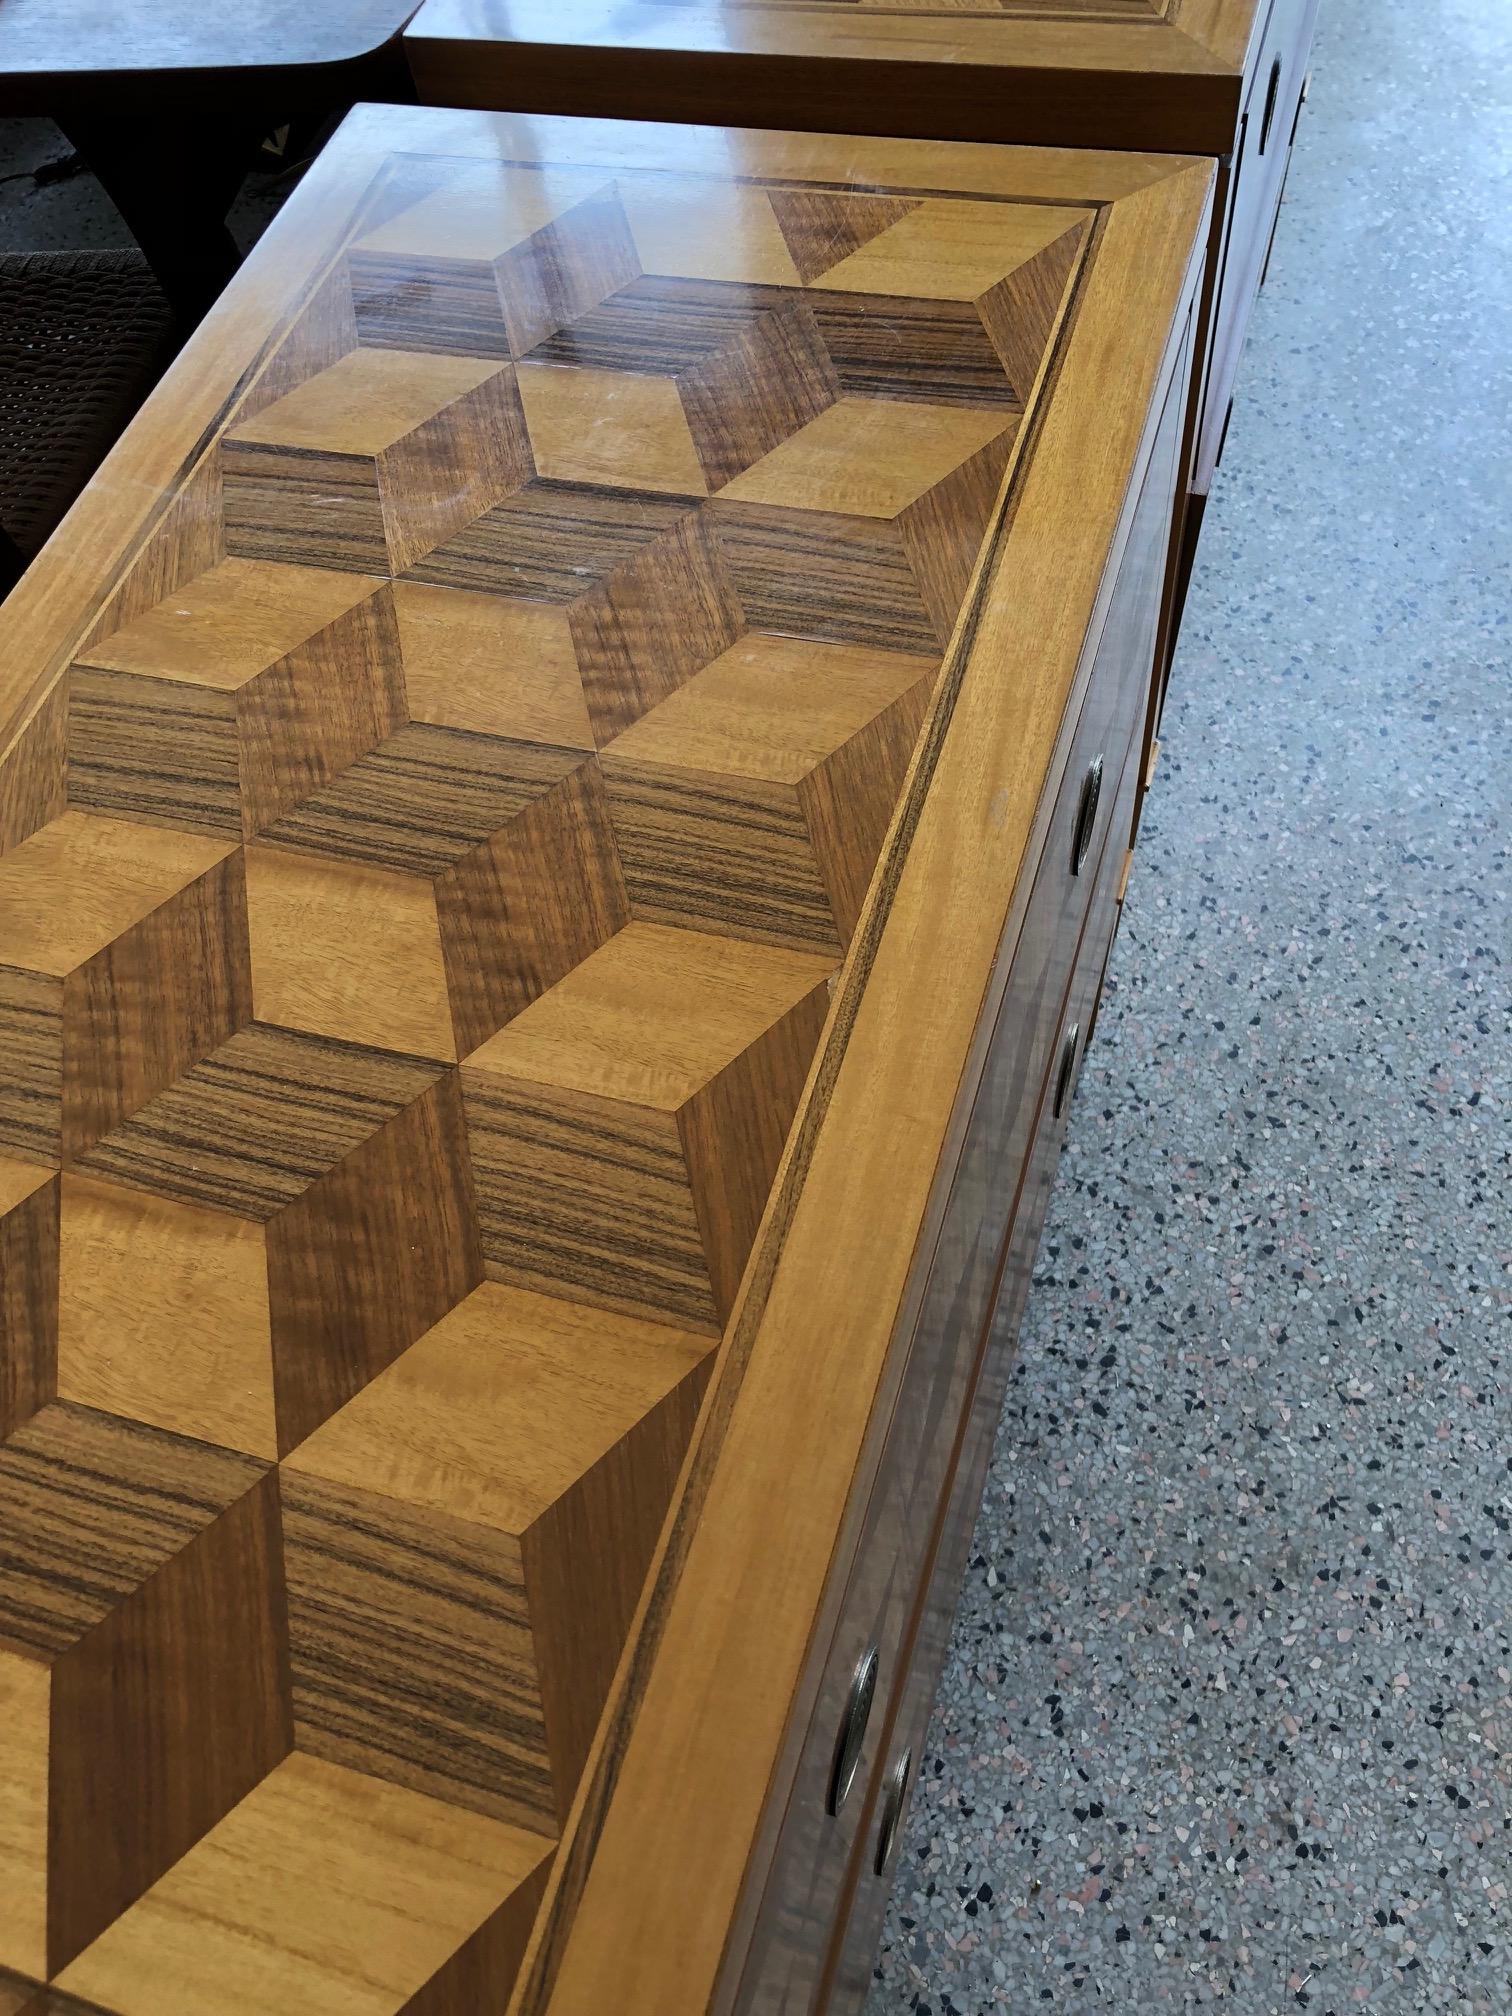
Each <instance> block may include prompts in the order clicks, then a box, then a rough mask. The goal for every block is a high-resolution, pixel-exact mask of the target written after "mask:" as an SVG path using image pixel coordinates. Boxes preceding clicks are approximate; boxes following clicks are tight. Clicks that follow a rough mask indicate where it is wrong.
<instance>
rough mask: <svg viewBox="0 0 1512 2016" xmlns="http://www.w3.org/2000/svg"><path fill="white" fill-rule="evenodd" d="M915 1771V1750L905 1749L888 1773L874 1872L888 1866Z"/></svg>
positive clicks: (878, 1871) (873, 1862)
mask: <svg viewBox="0 0 1512 2016" xmlns="http://www.w3.org/2000/svg"><path fill="white" fill-rule="evenodd" d="M912 1772H913V1751H912V1750H905V1751H904V1752H903V1755H902V1756H901V1757H900V1758H899V1759H898V1761H897V1763H896V1764H894V1766H893V1768H892V1770H891V1771H890V1772H889V1773H888V1778H887V1790H886V1791H885V1792H884V1793H883V1795H882V1824H881V1826H880V1827H879V1828H878V1829H877V1852H876V1854H875V1855H874V1856H873V1857H872V1872H873V1874H874V1875H877V1876H880V1875H881V1874H882V1871H883V1870H884V1869H885V1868H886V1867H887V1863H888V1858H889V1856H890V1855H891V1854H892V1851H893V1845H894V1843H895V1842H896V1841H897V1838H898V1822H899V1820H900V1819H901V1818H902V1817H903V1801H904V1800H905V1799H906V1798H907V1797H908V1781H909V1778H910V1776H911V1775H912Z"/></svg>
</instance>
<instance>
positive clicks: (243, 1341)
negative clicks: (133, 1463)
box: [61, 1023, 483, 1454]
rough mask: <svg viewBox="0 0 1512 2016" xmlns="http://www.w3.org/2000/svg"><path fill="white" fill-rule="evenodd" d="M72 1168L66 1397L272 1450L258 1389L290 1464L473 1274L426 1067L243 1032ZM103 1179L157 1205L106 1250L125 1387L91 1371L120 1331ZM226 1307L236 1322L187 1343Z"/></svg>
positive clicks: (470, 1218)
mask: <svg viewBox="0 0 1512 2016" xmlns="http://www.w3.org/2000/svg"><path fill="white" fill-rule="evenodd" d="M77 1167H78V1172H79V1173H80V1174H81V1175H84V1176H87V1177H90V1178H93V1179H95V1181H96V1183H98V1184H99V1185H100V1186H102V1190H99V1191H94V1192H92V1193H91V1194H90V1195H88V1196H85V1195H84V1194H83V1193H82V1192H81V1193H80V1195H79V1196H78V1197H77V1198H72V1197H68V1196H65V1198H64V1200H63V1231H62V1252H63V1268H64V1274H63V1283H62V1289H61V1308H62V1310H63V1312H64V1315H63V1321H64V1323H65V1324H66V1325H67V1328H68V1336H69V1339H70V1341H69V1343H68V1344H67V1345H65V1346H64V1347H63V1353H62V1355H63V1359H64V1362H65V1365H66V1366H67V1367H68V1371H67V1378H68V1382H69V1390H70V1391H71V1392H74V1393H78V1394H83V1393H85V1392H88V1393H90V1395H91V1397H98V1398H99V1399H102V1400H103V1399H107V1398H108V1399H110V1400H111V1402H112V1404H119V1405H130V1406H132V1407H133V1408H137V1409H140V1410H141V1412H142V1413H143V1414H144V1415H145V1416H146V1418H148V1419H151V1420H157V1421H160V1422H161V1423H162V1424H163V1425H164V1426H167V1427H171V1428H174V1429H177V1430H179V1431H180V1432H183V1433H191V1434H199V1435H204V1434H207V1433H210V1432H212V1431H213V1430H214V1431H217V1432H220V1433H222V1434H225V1435H227V1436H228V1437H229V1436H230V1435H232V1434H235V1435H237V1436H239V1437H240V1438H242V1439H246V1438H248V1437H250V1436H256V1435H262V1436H266V1433H267V1425H268V1423H267V1407H268V1389H269V1387H270V1386H271V1402H272V1415H273V1423H272V1426H273V1431H274V1436H275V1440H276V1446H277V1450H278V1453H279V1454H283V1453H285V1452H287V1451H288V1450H290V1449H292V1448H294V1447H295V1446H296V1445H297V1444H298V1443H299V1442H301V1441H302V1440H303V1439H304V1437H305V1436H306V1435H308V1434H309V1433H310V1432H311V1430H312V1429H314V1428H317V1427H318V1426H319V1425H320V1423H321V1422H322V1421H324V1420H325V1419H326V1417H327V1416H328V1415H329V1414H331V1413H333V1412H334V1411H335V1410H336V1408H338V1407H340V1406H342V1405H343V1404H344V1403H345V1402H346V1401H347V1400H349V1399H350V1398H351V1397H352V1395H353V1394H354V1393H356V1392H358V1391H359V1390H360V1389H361V1388H362V1387H363V1386H364V1385H365V1384H366V1383H367V1381H368V1380H369V1379H371V1378H373V1377H374V1375H375V1374H376V1373H378V1372H380V1371H382V1370H383V1368H384V1367H385V1366H386V1365H388V1364H389V1363H391V1362H392V1360H393V1359H394V1358H396V1357H397V1356H398V1354H399V1353H400V1352H401V1351H402V1350H403V1349H404V1348H405V1346H406V1345H408V1344H410V1343H412V1342H413V1341H414V1339H415V1338H416V1337H418V1336H420V1335H421V1334H422V1332H424V1331H425V1330H428V1329H429V1328H430V1326H431V1325H432V1324H433V1323H435V1322H437V1321H438V1320H439V1319H440V1318H441V1317H442V1316H443V1315H445V1313H446V1311H447V1310H448V1309H450V1308H452V1307H453V1306H454V1305H455V1304H456V1303H457V1302H459V1301H460V1300H461V1299H462V1297H463V1296H464V1295H466V1294H467V1293H468V1291H469V1290H470V1289H472V1288H474V1287H476V1285H477V1284H478V1282H479V1281H480V1280H481V1279H482V1277H483V1265H482V1254H481V1250H480V1247H479V1243H478V1231H477V1224H476V1219H475V1215H474V1209H473V1201H472V1184H471V1180H470V1177H469V1173H468V1164H467V1154H466V1149H465V1144H464V1138H463V1125H462V1108H461V1100H460V1095H459V1091H458V1085H457V1079H456V1074H455V1072H451V1071H443V1070H442V1069H441V1068H440V1067H439V1066H438V1065H436V1064H431V1063H427V1062H425V1061H424V1060H422V1059H420V1058H415V1057H401V1056H397V1055H394V1054H391V1053H389V1052H387V1051H382V1050H373V1049H366V1048H362V1047H360V1046H358V1045H356V1044H351V1043H339V1042H334V1041H331V1040H329V1039H325V1038H320V1037H315V1036H309V1035H302V1034H295V1033H292V1032H290V1031H287V1030H283V1029H275V1028H268V1027H266V1026H264V1025H262V1024H257V1023H254V1024H252V1025H250V1026H249V1027H248V1028H246V1029H244V1030H242V1031H240V1032H239V1033H238V1034H237V1035H236V1036H233V1037H232V1038H231V1040H230V1041H229V1042H228V1043H225V1044H222V1046H221V1047H220V1048H219V1049H218V1050H216V1051H215V1052H213V1053H212V1054H211V1055H210V1056H209V1057H207V1058H206V1059H205V1060H204V1062H203V1063H201V1064H199V1065H197V1066H196V1067H195V1068H194V1069H193V1070H192V1071H189V1072H187V1073H186V1074H185V1075H184V1076H183V1077H182V1078H180V1079H178V1080H177V1081H176V1082H175V1083H174V1084H172V1085H170V1086H169V1087H168V1088H167V1089H166V1090H165V1091H163V1092H160V1093H159V1094H158V1095H157V1097H156V1098H155V1099H153V1100H151V1101H149V1103H148V1104H147V1105H145V1106H144V1107H142V1108H141V1110H140V1111H139V1112H137V1113H135V1114H134V1115H133V1116H132V1117H131V1118H130V1119H129V1120H127V1121H126V1122H125V1123H124V1124H123V1125H122V1126H120V1127H117V1128H116V1129H115V1130H114V1131H113V1132H112V1133H110V1134H107V1135H105V1136H104V1138H103V1139H101V1140H100V1141H99V1142H97V1143H96V1145H95V1146H94V1147H93V1148H92V1149H91V1150H90V1152H89V1153H88V1154H87V1155H85V1156H83V1157H81V1158H80V1161H79V1163H78V1165H77ZM116 1186H119V1187H121V1188H124V1189H128V1190H131V1191H135V1192H140V1193H142V1195H143V1198H144V1200H145V1203H146V1205H148V1206H150V1208H145V1209H143V1210H141V1211H140V1212H139V1213H138V1214H137V1220H138V1221H139V1222H136V1223H135V1228H134V1234H133V1240H132V1244H131V1246H130V1247H129V1248H124V1249H118V1250H119V1252H120V1260H119V1267H118V1270H117V1272H118V1275H119V1279H118V1280H117V1282H116V1285H117V1286H118V1287H119V1290H120V1292H121V1294H122V1295H123V1296H132V1297H134V1304H133V1306H134V1310H135V1314H134V1315H133V1316H132V1317H130V1318H128V1319H123V1320H124V1321H126V1323H127V1328H128V1329H129V1328H130V1324H131V1322H137V1323H139V1325H140V1327H141V1329H142V1330H143V1332H144V1334H145V1336H146V1337H147V1339H148V1340H149V1345H150V1348H149V1350H148V1351H147V1352H146V1353H144V1354H143V1355H142V1356H140V1357H139V1358H136V1359H134V1361H133V1363H132V1365H131V1367H130V1384H129V1388H128V1389H127V1390H125V1391H122V1390H118V1389H116V1388H112V1387H111V1386H110V1384H109V1381H110V1379H111V1378H112V1376H113V1375H112V1373H111V1371H110V1368H109V1366H108V1364H100V1363H98V1362H92V1361H94V1360H97V1359H98V1358H100V1357H107V1358H108V1354H109V1352H110V1350H111V1340H112V1334H113V1333H112V1330H111V1326H110V1322H109V1315H108V1298H109V1295H110V1292H111V1280H112V1275H111V1270H110V1268H109V1265H108V1263H107V1264H106V1265H105V1271H104V1274H103V1276H102V1275H101V1273H100V1271H99V1269H100V1264H101V1262H100V1255H101V1254H102V1252H104V1251H105V1250H106V1249H108V1248H110V1247H111V1246H112V1245H117V1246H118V1242H119V1237H120V1233H121V1230H122V1228H123V1227H126V1228H128V1229H129V1228H130V1227H131V1225H132V1214H131V1213H130V1212H128V1210H127V1208H126V1204H125V1202H124V1201H123V1202H122V1203H120V1204H119V1205H117V1206H115V1207H114V1209H113V1211H112V1212H111V1213H110V1215H109V1216H108V1218H107V1219H106V1222H104V1223H103V1224H102V1223H101V1222H100V1221H101V1220H102V1214H106V1213H107V1207H108V1206H109V1203H110V1200H109V1196H108V1191H109V1190H110V1189H111V1188H113V1187H116ZM102 1191H103V1192H104V1193H105V1194H102ZM75 1213H77V1214H78V1215H79V1223H78V1225H77V1226H76V1225H75V1223H74V1214H75ZM91 1224H94V1225H96V1226H97V1227H98V1228H99V1229H98V1230H97V1233H96V1235H95V1236H94V1237H92V1238H91V1236H89V1227H90V1225H91ZM233 1233H239V1234H240V1236H239V1237H233ZM92 1254H93V1257H91V1256H92ZM147 1255H153V1256H155V1258H156V1262H157V1264H156V1265H155V1266H154V1267H151V1268H147V1267H144V1266H142V1265H141V1264H140V1262H141V1261H142V1260H143V1258H144V1257H145V1256H147ZM233 1275H234V1276H235V1278H236V1280H237V1281H238V1282H240V1283H241V1284H242V1289H243V1291H244V1292H240V1293H238V1292H236V1291H235V1290H234V1289H233V1286H232V1282H231V1279H230V1277H231V1276H233ZM218 1276H220V1277H223V1278H224V1289H223V1292H222V1291H218V1290H217V1287H216V1280H217V1277H218ZM264 1280H265V1281H266V1292H265V1297H264V1295H263V1294H262V1293H260V1292H257V1291H259V1290H261V1288H262V1284H263V1282H264ZM196 1281H198V1282H199V1286H198V1288H196V1286H195V1283H196ZM101 1296H104V1297H105V1298H106V1306H105V1307H104V1308H103V1309H101V1308H100V1307H98V1306H97V1303H95V1302H92V1298H99V1297H101ZM229 1301H234V1302H235V1306H236V1311H237V1315H236V1322H235V1325H234V1326H228V1325H227V1324H225V1323H222V1325H221V1326H220V1327H219V1328H218V1329H217V1330H216V1332H215V1335H214V1336H213V1337H212V1338H209V1339H206V1338H198V1339H197V1338H196V1327H197V1324H198V1322H199V1320H200V1318H201V1315H202V1314H203V1312H204V1311H205V1310H210V1309H216V1308H219V1309H221V1313H222V1315H223V1316H224V1315H225V1314H226V1313H227V1310H226V1307H225V1306H224V1305H226V1304H227V1303H228V1302H229ZM174 1358H177V1359H179V1360H180V1361H181V1367H182V1378H181V1379H179V1380H175V1379H173V1378H172V1377H170V1376H169V1364H170V1362H171V1360H173V1359H174ZM217 1368H218V1370H217ZM230 1379H235V1380H236V1381H237V1382H238V1383H237V1386H236V1388H235V1389H234V1390H233V1389H231V1388H229V1387H222V1386H220V1385H219V1383H218V1382H219V1381H220V1380H230ZM252 1446H253V1447H258V1446H262V1445H261V1444H260V1443H258V1442H256V1441H254V1442H253V1443H252Z"/></svg>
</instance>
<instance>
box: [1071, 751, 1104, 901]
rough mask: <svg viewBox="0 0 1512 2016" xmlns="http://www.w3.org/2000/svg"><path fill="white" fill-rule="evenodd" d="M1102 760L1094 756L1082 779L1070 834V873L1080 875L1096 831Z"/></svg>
mask: <svg viewBox="0 0 1512 2016" xmlns="http://www.w3.org/2000/svg"><path fill="white" fill-rule="evenodd" d="M1102 781H1103V759H1102V758H1101V756H1094V757H1093V758H1092V761H1091V762H1090V763H1089V764H1088V765H1087V774H1086V776H1085V777H1083V779H1082V787H1081V798H1080V800H1079V801H1078V803H1077V807H1076V825H1075V826H1074V827H1073V828H1072V832H1071V873H1072V874H1073V875H1080V873H1081V871H1082V864H1083V862H1084V861H1085V860H1086V858H1087V850H1088V848H1089V847H1090V846H1091V845H1092V835H1093V834H1094V833H1095V832H1096V830H1097V807H1098V802H1099V800H1100V799H1101V797H1102Z"/></svg>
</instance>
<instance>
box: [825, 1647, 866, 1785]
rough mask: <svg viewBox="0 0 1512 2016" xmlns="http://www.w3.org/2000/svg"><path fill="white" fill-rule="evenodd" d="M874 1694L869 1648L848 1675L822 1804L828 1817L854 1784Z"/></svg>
mask: <svg viewBox="0 0 1512 2016" xmlns="http://www.w3.org/2000/svg"><path fill="white" fill-rule="evenodd" d="M876 1692H877V1648H876V1646H875V1645H868V1646H867V1648H866V1650H865V1651H864V1652H863V1653H862V1654H861V1657H860V1658H859V1659H858V1660H857V1661H856V1670H855V1672H854V1673H853V1674H852V1675H851V1684H850V1692H849V1693H848V1694H847V1695H846V1697H845V1713H844V1715H843V1716H842V1717H841V1720H840V1734H839V1735H838V1736H837V1737H836V1738H835V1761H834V1763H833V1764H832V1765H831V1766H830V1781H829V1792H828V1795H827V1796H826V1798H825V1801H824V1810H825V1812H826V1813H828V1814H829V1815H830V1816H831V1817H833V1816H834V1815H835V1814H836V1813H838V1812H839V1811H840V1808H841V1807H842V1806H843V1805H844V1804H845V1802H846V1800H847V1798H848V1797H849V1796H850V1789H851V1787H852V1785H854V1784H855V1782H856V1767H857V1766H858V1765H859V1764H860V1762H861V1746H862V1744H863V1743H864V1742H865V1741H866V1725H867V1723H868V1722H869V1721H870V1719H871V1709H872V1701H873V1699H874V1698H875V1696H876Z"/></svg>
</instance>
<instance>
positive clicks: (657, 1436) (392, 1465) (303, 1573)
mask: <svg viewBox="0 0 1512 2016" xmlns="http://www.w3.org/2000/svg"><path fill="white" fill-rule="evenodd" d="M708 1348H709V1347H708V1344H707V1341H706V1340H705V1339H703V1338H700V1337H696V1336H691V1335H688V1334H686V1333H683V1332H680V1331H677V1330H674V1329H670V1328H666V1327H663V1326H661V1325H656V1324H650V1323H645V1322H639V1321H636V1320H634V1319H631V1318H626V1317H622V1316H612V1315H608V1314H606V1313H605V1312H604V1311H602V1310H596V1309H588V1308H582V1307H575V1306H574V1305H572V1304H570V1303H566V1302H559V1301H556V1300H552V1299H548V1298H546V1297H543V1296H538V1295H533V1294H527V1293H522V1292H521V1291H519V1290H517V1289H512V1288H504V1287H500V1286H496V1285H495V1284H494V1283H492V1282H486V1283H485V1284H484V1285H483V1286H482V1287H480V1288H478V1289H476V1290H474V1292H473V1293H472V1294H471V1295H469V1296H468V1297H467V1299H466V1300H465V1301H464V1302H462V1303H460V1304H459V1305H458V1306H457V1307H456V1308H455V1309H453V1310H452V1311H451V1312H450V1314H449V1315H447V1316H445V1317H443V1319H442V1320H441V1322H439V1323H438V1324H437V1325H436V1326H435V1328H434V1329H433V1330H430V1331H428V1332H427V1333H426V1335H425V1336H423V1337H422V1338H420V1339H419V1341H418V1342H417V1343H415V1344H413V1345H411V1346H410V1348H409V1350H407V1351H406V1352H405V1353H404V1354H403V1355H402V1356H401V1357H400V1358H399V1359H397V1360H396V1362H395V1363H394V1364H393V1365H391V1366H390V1367H389V1368H388V1370H387V1371H386V1372H383V1373H381V1374H380V1375H379V1376H378V1378H376V1379H374V1380H373V1381H372V1383H371V1384H370V1385H369V1386H367V1387H366V1388H364V1390H363V1391H362V1392H361V1393H360V1394H358V1395H357V1397H356V1398H355V1399H354V1400H352V1401H351V1402H349V1403H348V1405H347V1406H345V1407H343V1408H342V1409H341V1411H340V1412H339V1413H338V1414H335V1415H333V1416H332V1418H331V1419H330V1420H329V1421H327V1422H326V1423H325V1425H324V1426H323V1427H322V1428H319V1429H317V1431H316V1432H315V1433H314V1434H313V1435H312V1436H311V1437H310V1438H309V1440H308V1441H307V1442H305V1443H304V1444H303V1445H302V1446H301V1447H300V1448H299V1449H298V1450H296V1451H295V1453H294V1454H293V1455H292V1456H291V1457H290V1458H288V1459H287V1461H286V1462H285V1464H284V1466H283V1506H284V1541H285V1552H286V1558H287V1564H288V1585H289V1642H290V1651H291V1658H292V1662H293V1683H294V1718H295V1736H296V1742H297V1743H298V1745H299V1747H300V1748H301V1749H304V1750H307V1751H311V1752H313V1753H314V1754H316V1755H319V1756H322V1757H325V1758H328V1759H330V1760H332V1761H333V1762H336V1763H340V1764H346V1765H350V1766H352V1767H354V1768H356V1769H359V1770H362V1771H366V1772H369V1773H371V1774H372V1775H373V1776H375V1777H379V1778H387V1779H390V1780H392V1781H394V1782H396V1783H399V1784H403V1785H409V1786H411V1787H413V1788H415V1789H416V1790H418V1791H422V1792H427V1793H430V1794H432V1795H433V1796H435V1797H438V1798H442V1799H446V1800H449V1801H451V1802H452V1803H453V1804H456V1805H461V1806H466V1807H469V1808H471V1809H472V1810H473V1811H475V1812H478V1813H486V1814H489V1815H491V1816H492V1817H494V1818H496V1819H504V1820H511V1821H515V1822H518V1823H519V1824H521V1825H526V1826H537V1827H541V1828H543V1829H545V1830H547V1831H553V1830H554V1829H555V1828H556V1827H557V1826H558V1825H559V1824H560V1822H561V1821H563V1820H564V1819H565V1817H566V1813H567V1809H568V1805H569V1803H570V1801H571V1798H572V1793H573V1789H574V1786H575V1785H576V1782H577V1776H578V1772H579V1770H580V1769H581V1766H582V1762H583V1758H584V1756H585V1754H586V1751H587V1747H588V1743H589V1741H590V1739H591V1737H592V1733H593V1729H594V1727H595V1724H596V1722H597V1718H598V1714H599V1710H600V1708H601V1707H602V1704H603V1699H604V1695H605V1693H606V1691H607V1689H608V1685H609V1681H610V1679H611V1677H612V1675H613V1671H614V1664H615V1660H616V1659H617V1657H618V1655H619V1651H620V1647H621V1644H622V1642H623V1638H624V1633H625V1631H626V1629H627V1628H628V1625H629V1621H630V1615H631V1612H632V1610H633V1608H634V1606H635V1601H636V1598H637V1596H638V1594H639V1591H640V1585H641V1581H642V1578H643V1576H644V1573H645V1568H646V1564H647V1562H648V1561H649V1559H650V1554H651V1548H652V1545H653V1543H654V1541H655V1538H656V1534H657V1532H658V1530H659V1528H660V1524H661V1519H662V1515H663V1514H664V1512H665V1510H666V1506H667V1503H668V1500H669V1498H670V1496H671V1491H672V1486H673V1483H674V1481H675V1479H676V1475H677V1469H678V1465H679V1463H680V1462H681V1460H682V1454H683V1451H684V1449H685V1448H686V1446H687V1441H688V1437H689V1435H690V1434H691V1432H692V1426H693V1416H694V1413H695V1411H696V1408H697V1405H698V1398H699V1394H700V1392H701V1390H702V1385H703V1377H704V1369H705V1365H706V1354H707V1352H708Z"/></svg>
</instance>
